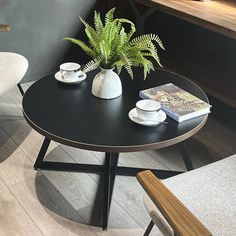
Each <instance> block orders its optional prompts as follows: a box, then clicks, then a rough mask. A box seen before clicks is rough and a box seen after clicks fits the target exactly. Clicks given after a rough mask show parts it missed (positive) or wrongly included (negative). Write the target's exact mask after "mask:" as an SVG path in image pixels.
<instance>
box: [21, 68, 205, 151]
mask: <svg viewBox="0 0 236 236" xmlns="http://www.w3.org/2000/svg"><path fill="white" fill-rule="evenodd" d="M97 72H98V71H93V72H90V73H89V74H88V77H87V79H86V80H85V81H83V82H82V83H81V84H78V85H68V84H62V83H60V82H58V81H57V80H56V79H55V78H54V73H52V74H51V75H48V76H46V77H45V78H43V79H41V80H39V81H37V82H35V83H34V84H33V85H32V86H31V87H30V88H29V89H28V90H27V91H26V93H25V95H24V97H23V113H24V116H25V118H26V120H27V121H28V123H29V124H30V125H31V126H32V127H33V128H34V129H35V130H37V131H38V132H39V133H41V134H42V135H44V136H45V137H47V138H49V139H52V140H55V141H57V142H60V143H63V144H67V145H70V146H74V147H79V148H83V149H88V150H95V151H105V152H132V151H140V150H148V149H158V148H161V147H166V146H170V145H172V144H175V143H178V142H181V141H183V140H185V139H187V138H189V137H191V136H192V135H193V134H195V133H196V132H197V131H198V130H199V129H200V128H201V127H202V126H203V125H204V123H205V122H206V120H207V115H204V116H201V117H198V118H194V119H191V120H189V121H185V122H183V123H180V124H178V123H177V122H176V121H174V120H172V119H171V118H167V121H168V125H165V124H161V125H158V126H155V127H144V126H141V125H138V124H135V123H133V122H132V121H131V120H130V119H129V117H128V113H129V111H130V110H131V109H132V108H134V107H135V103H136V102H137V101H138V100H140V98H139V95H138V94H139V91H140V90H142V89H146V88H150V87H154V86H158V85H161V84H166V83H170V82H172V83H174V84H176V85H177V86H179V87H181V88H183V89H185V90H186V91H188V92H190V93H192V94H193V95H195V96H197V97H199V98H200V99H202V100H204V101H208V100H207V97H206V95H205V94H204V92H203V91H202V90H201V89H200V88H199V87H198V86H197V85H196V84H194V83H193V82H191V81H190V80H188V79H186V78H184V77H182V76H180V75H177V74H175V73H171V72H168V71H166V70H161V69H157V70H156V71H155V72H152V74H151V75H149V77H148V78H147V79H146V80H143V79H142V76H143V73H142V71H141V70H139V69H136V70H135V79H134V80H131V79H130V78H129V77H128V75H127V74H125V73H124V74H121V75H120V77H121V81H122V87H123V94H122V96H121V97H119V98H116V99H111V100H103V99H99V98H96V97H94V96H93V95H92V94H91V84H92V80H93V78H94V76H95V75H96V73H97Z"/></svg>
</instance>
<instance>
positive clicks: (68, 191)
mask: <svg viewBox="0 0 236 236" xmlns="http://www.w3.org/2000/svg"><path fill="white" fill-rule="evenodd" d="M235 140H236V131H235V130H233V129H232V128H230V127H227V126H226V125H225V124H223V123H221V122H220V121H218V120H216V119H215V118H214V117H212V116H211V115H210V118H209V120H208V122H207V124H206V125H205V127H204V128H203V129H202V130H201V131H200V132H199V133H198V134H197V135H195V136H194V137H193V138H191V139H190V140H188V142H187V144H188V147H189V151H190V154H191V156H192V159H193V163H194V166H195V167H196V168H197V167H200V166H202V165H206V164H208V163H211V162H214V161H216V160H219V159H222V158H224V157H226V156H228V155H230V154H234V153H236V145H235ZM42 141H43V137H42V136H41V135H40V134H38V133H37V132H36V131H34V130H32V129H31V127H30V126H29V125H28V124H27V123H26V122H25V120H24V118H23V117H22V112H21V96H20V94H19V92H18V90H17V89H14V90H12V91H11V92H9V93H8V94H6V95H4V96H1V97H0V235H1V236H11V235H26V236H30V235H34V236H37V235H53V236H54V235H63V236H64V235H67V236H69V235H86V236H90V235H112V236H113V235H114V236H115V235H124V236H126V235H127V236H128V235H132V236H134V235H142V234H143V232H144V228H145V227H146V226H147V225H148V222H149V217H148V215H147V213H146V211H145V209H144V206H143V202H142V196H143V191H142V189H141V187H140V186H139V184H138V183H137V180H136V179H135V178H134V177H123V176H118V177H117V178H116V183H115V189H114V195H113V201H112V206H111V214H110V222H109V230H108V231H104V232H103V231H102V230H101V229H100V228H97V227H94V226H89V225H88V223H90V224H93V223H94V222H93V221H94V218H92V217H91V216H92V215H93V216H94V215H96V213H97V212H96V211H95V210H94V209H93V205H94V204H97V205H98V204H101V200H100V195H99V193H100V192H101V190H100V189H99V183H100V182H99V176H97V175H94V174H85V173H69V172H63V173H62V172H53V171H38V172H36V171H34V170H33V163H34V161H35V158H36V156H37V154H38V151H39V149H40V146H41V144H42ZM49 149H50V150H49V151H48V155H47V159H48V160H57V161H68V162H84V163H102V162H103V158H104V154H102V153H97V152H90V151H84V150H77V149H74V148H70V147H67V146H64V145H60V144H58V143H54V142H53V143H52V144H51V145H50V148H49ZM119 165H128V166H140V167H146V168H162V169H174V170H184V169H185V168H184V164H183V162H182V160H181V156H180V154H179V152H178V150H177V149H176V148H175V147H173V148H169V149H162V150H160V151H148V152H139V153H129V154H121V157H120V160H119ZM99 217H100V216H99V215H97V218H99ZM152 235H158V232H157V230H156V229H155V230H154V231H153V232H152Z"/></svg>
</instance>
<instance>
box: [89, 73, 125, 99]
mask: <svg viewBox="0 0 236 236" xmlns="http://www.w3.org/2000/svg"><path fill="white" fill-rule="evenodd" d="M92 94H93V95H94V96H96V97H98V98H102V99H112V98H117V97H119V96H120V95H121V94H122V85H121V81H120V77H119V76H118V75H117V74H116V73H115V72H114V71H113V69H101V71H100V72H99V73H98V74H97V75H96V76H95V77H94V79H93V84H92Z"/></svg>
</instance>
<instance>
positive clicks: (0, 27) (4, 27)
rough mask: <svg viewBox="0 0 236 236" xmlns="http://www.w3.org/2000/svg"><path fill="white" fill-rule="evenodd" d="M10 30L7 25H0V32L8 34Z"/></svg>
mask: <svg viewBox="0 0 236 236" xmlns="http://www.w3.org/2000/svg"><path fill="white" fill-rule="evenodd" d="M10 30H11V26H10V25H7V24H0V32H8V31H10Z"/></svg>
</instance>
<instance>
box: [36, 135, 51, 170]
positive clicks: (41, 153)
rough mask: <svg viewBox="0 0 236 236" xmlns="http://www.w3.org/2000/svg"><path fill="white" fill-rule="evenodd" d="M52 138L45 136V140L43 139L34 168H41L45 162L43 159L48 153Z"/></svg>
mask: <svg viewBox="0 0 236 236" xmlns="http://www.w3.org/2000/svg"><path fill="white" fill-rule="evenodd" d="M50 142H51V140H50V139H48V138H45V139H44V141H43V144H42V146H41V149H40V151H39V154H38V157H37V159H36V161H35V163H34V169H35V170H36V169H38V168H40V166H41V164H42V163H43V159H44V157H45V155H46V152H47V150H48V146H49V144H50Z"/></svg>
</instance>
